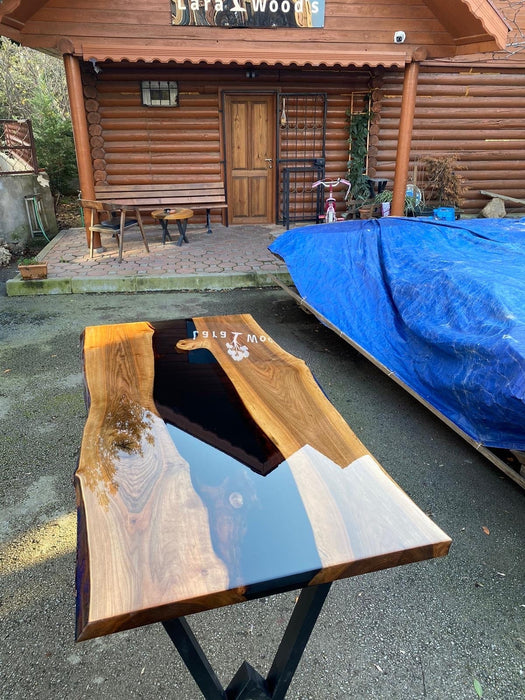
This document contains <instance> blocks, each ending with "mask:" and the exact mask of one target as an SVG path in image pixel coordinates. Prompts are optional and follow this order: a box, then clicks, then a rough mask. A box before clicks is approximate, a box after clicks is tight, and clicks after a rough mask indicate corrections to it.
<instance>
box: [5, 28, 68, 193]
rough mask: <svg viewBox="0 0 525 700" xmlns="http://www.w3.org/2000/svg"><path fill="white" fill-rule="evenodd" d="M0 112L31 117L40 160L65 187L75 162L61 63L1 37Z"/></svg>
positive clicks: (56, 186) (55, 185)
mask: <svg viewBox="0 0 525 700" xmlns="http://www.w3.org/2000/svg"><path fill="white" fill-rule="evenodd" d="M0 118H1V119H30V120H31V122H32V126H33V134H34V137H35V146H36V152H37V157H38V164H39V166H40V167H41V168H44V169H45V170H46V171H47V173H48V175H49V179H50V184H51V189H52V191H53V192H54V193H58V192H63V193H68V191H69V190H70V189H71V182H72V181H74V180H75V177H76V170H77V166H76V156H75V145H74V141H73V129H72V126H71V116H70V113H69V100H68V94H67V86H66V79H65V74H64V66H63V63H62V62H61V61H60V60H59V59H57V58H54V57H53V56H49V55H47V54H44V53H40V52H38V51H33V50H32V49H29V48H27V47H24V46H19V45H17V44H15V43H13V42H12V41H10V40H9V39H6V38H3V37H0Z"/></svg>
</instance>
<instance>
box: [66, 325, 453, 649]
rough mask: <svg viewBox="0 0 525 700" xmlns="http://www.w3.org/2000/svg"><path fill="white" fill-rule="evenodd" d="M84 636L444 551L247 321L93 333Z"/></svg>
mask: <svg viewBox="0 0 525 700" xmlns="http://www.w3.org/2000/svg"><path fill="white" fill-rule="evenodd" d="M83 356H84V373H85V381H86V388H87V402H88V407H89V412H88V418H87V421H86V425H85V429H84V435H83V440H82V445H81V452H80V458H79V464H78V468H77V471H76V474H75V487H76V493H77V507H78V553H77V640H79V641H81V640H85V639H89V638H93V637H97V636H101V635H105V634H109V633H112V632H117V631H120V630H125V629H130V628H133V627H137V626H139V625H144V624H149V623H153V622H159V621H164V620H168V619H172V618H176V617H180V616H183V615H187V614H190V613H195V612H199V611H201V610H206V609H211V608H215V607H220V606H223V605H230V604H232V603H238V602H242V601H245V600H249V599H253V598H257V597H260V596H266V595H270V594H272V593H278V592H281V591H285V590H292V589H296V588H302V587H305V586H311V585H316V584H322V583H327V582H331V581H334V580H336V579H340V578H344V577H348V576H354V575H357V574H363V573H367V572H371V571H375V570H379V569H384V568H387V567H392V566H397V565H399V564H406V563H410V562H415V561H419V560H423V559H428V558H432V557H438V556H443V555H445V554H446V553H447V552H448V549H449V546H450V539H449V538H448V536H447V535H446V534H445V533H444V532H443V531H442V530H441V529H440V528H439V527H437V526H436V525H435V524H434V523H433V522H432V521H431V520H430V519H429V518H428V517H427V516H426V515H425V514H424V513H423V512H422V511H421V510H420V509H419V508H418V507H417V506H416V505H415V504H414V503H413V502H412V501H411V500H410V499H409V497H408V496H407V495H406V494H405V493H404V492H403V491H402V490H401V489H400V488H399V487H398V486H397V485H396V484H395V482H394V481H393V480H392V479H391V478H390V477H389V476H388V474H387V473H386V472H385V471H384V470H383V469H382V468H381V466H380V465H379V464H378V463H377V462H376V461H375V459H374V458H373V457H372V456H371V455H370V454H369V452H368V450H367V449H366V447H365V446H364V445H363V444H362V443H361V442H360V441H359V439H358V438H357V437H356V436H355V434H354V433H353V432H352V430H351V429H350V428H349V426H348V425H347V424H346V422H345V421H344V420H343V418H342V417H341V415H340V414H339V413H338V412H337V411H336V409H335V408H334V407H333V406H332V404H330V402H329V401H328V400H327V398H326V397H325V395H324V394H323V392H322V390H321V389H320V388H319V386H318V384H317V383H316V381H315V379H314V378H313V376H312V374H311V373H310V371H309V369H308V367H307V366H306V364H305V363H304V362H303V361H301V360H299V359H298V358H296V357H294V356H292V355H290V354H289V353H287V352H286V351H284V350H283V349H282V348H281V347H279V345H278V344H277V343H275V342H274V341H273V340H272V338H271V337H269V336H268V335H267V334H266V333H265V332H264V330H263V329H262V328H261V327H260V326H259V325H258V324H257V323H256V322H255V321H254V319H253V318H252V317H251V316H249V315H238V316H219V317H207V318H194V319H185V320H181V321H173V322H161V323H154V324H153V323H147V322H140V323H131V324H118V325H108V326H96V327H89V328H86V330H85V332H84V336H83Z"/></svg>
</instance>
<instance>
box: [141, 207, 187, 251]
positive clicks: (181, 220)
mask: <svg viewBox="0 0 525 700" xmlns="http://www.w3.org/2000/svg"><path fill="white" fill-rule="evenodd" d="M151 216H152V217H153V218H154V219H159V221H160V223H161V225H162V243H163V244H165V243H166V238H168V239H169V240H170V241H171V236H170V232H169V231H168V221H176V222H177V227H178V229H179V240H178V241H177V245H182V243H183V241H184V243H189V241H188V239H187V237H186V226H187V225H188V219H191V217H192V216H193V211H192V210H191V209H155V211H152V212H151Z"/></svg>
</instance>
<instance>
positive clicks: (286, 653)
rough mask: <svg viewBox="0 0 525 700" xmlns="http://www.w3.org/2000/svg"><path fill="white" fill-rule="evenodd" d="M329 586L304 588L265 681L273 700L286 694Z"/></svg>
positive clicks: (277, 699) (278, 699)
mask: <svg viewBox="0 0 525 700" xmlns="http://www.w3.org/2000/svg"><path fill="white" fill-rule="evenodd" d="M331 585H332V584H331V583H322V584H320V585H318V586H309V587H308V588H303V590H302V591H301V595H300V596H299V600H298V601H297V603H296V605H295V608H294V611H293V613H292V616H291V618H290V622H289V623H288V626H287V628H286V631H285V633H284V636H283V638H282V641H281V644H280V645H279V649H278V650H277V654H276V655H275V658H274V660H273V664H272V667H271V669H270V672H269V673H268V677H267V678H266V682H267V684H268V689H269V691H270V697H271V698H272V700H281V699H282V698H284V696H285V695H286V692H287V690H288V687H289V685H290V683H291V682H292V678H293V675H294V673H295V671H296V669H297V666H298V665H299V661H300V660H301V656H302V655H303V651H304V649H305V647H306V645H307V643H308V640H309V639H310V635H311V634H312V631H313V629H314V627H315V623H316V622H317V618H318V617H319V614H320V612H321V610H322V607H323V604H324V601H325V600H326V596H327V595H328V591H329V590H330V586H331Z"/></svg>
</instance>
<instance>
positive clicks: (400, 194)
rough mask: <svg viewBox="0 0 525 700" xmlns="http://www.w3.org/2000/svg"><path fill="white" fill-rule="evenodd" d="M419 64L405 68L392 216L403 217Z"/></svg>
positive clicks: (415, 63)
mask: <svg viewBox="0 0 525 700" xmlns="http://www.w3.org/2000/svg"><path fill="white" fill-rule="evenodd" d="M418 75H419V63H417V62H416V61H414V62H413V63H409V64H408V65H407V66H406V68H405V77H404V82H403V97H402V102H401V116H400V118H399V137H398V142H397V155H396V170H395V175H394V194H393V197H392V211H391V215H392V216H403V214H404V209H405V193H406V187H407V181H408V164H409V160H410V147H411V144H412V127H413V124H414V110H415V108H416V96H417V80H418Z"/></svg>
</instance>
